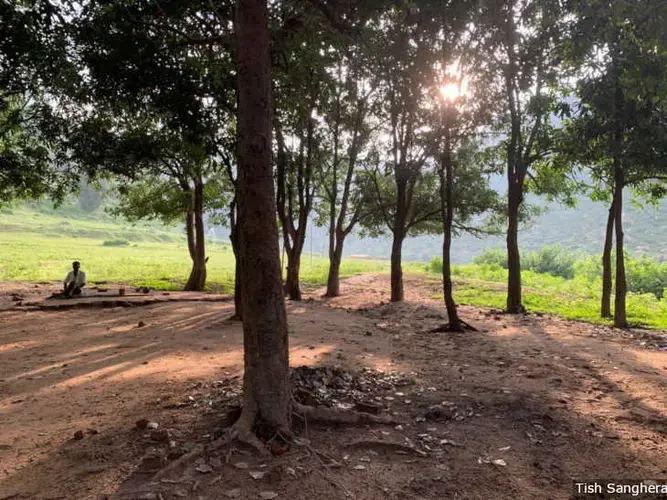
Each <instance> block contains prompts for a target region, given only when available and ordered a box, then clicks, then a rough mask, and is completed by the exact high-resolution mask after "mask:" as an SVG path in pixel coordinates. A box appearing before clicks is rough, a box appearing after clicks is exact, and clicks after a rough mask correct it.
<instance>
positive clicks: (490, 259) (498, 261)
mask: <svg viewBox="0 0 667 500" xmlns="http://www.w3.org/2000/svg"><path fill="white" fill-rule="evenodd" d="M472 261H473V262H474V263H475V264H477V265H478V266H483V265H492V266H500V267H502V268H503V269H507V253H506V252H505V251H504V250H501V249H500V248H486V249H485V250H484V251H483V252H482V253H481V254H480V255H478V256H477V257H475V258H473V259H472Z"/></svg>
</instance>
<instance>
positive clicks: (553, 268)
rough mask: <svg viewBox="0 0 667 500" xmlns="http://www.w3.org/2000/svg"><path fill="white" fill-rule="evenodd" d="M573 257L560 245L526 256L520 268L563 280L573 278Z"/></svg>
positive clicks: (543, 248) (550, 246)
mask: <svg viewBox="0 0 667 500" xmlns="http://www.w3.org/2000/svg"><path fill="white" fill-rule="evenodd" d="M576 261H577V258H576V257H575V255H574V254H573V253H572V252H570V251H569V250H566V249H564V248H563V247H561V246H560V245H549V246H545V247H542V248H541V249H539V250H538V251H537V252H531V253H529V254H528V255H526V256H525V257H524V259H523V262H522V264H523V265H522V268H523V269H526V270H529V271H534V272H536V273H538V274H550V275H551V276H560V277H561V278H565V279H568V280H569V279H572V278H574V265H575V263H576Z"/></svg>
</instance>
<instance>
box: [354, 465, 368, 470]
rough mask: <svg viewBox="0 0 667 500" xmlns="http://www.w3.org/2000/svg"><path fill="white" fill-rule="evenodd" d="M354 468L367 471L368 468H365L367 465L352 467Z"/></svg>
mask: <svg viewBox="0 0 667 500" xmlns="http://www.w3.org/2000/svg"><path fill="white" fill-rule="evenodd" d="M352 468H353V469H354V470H366V466H365V465H355V466H354V467H352Z"/></svg>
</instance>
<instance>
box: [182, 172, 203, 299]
mask: <svg viewBox="0 0 667 500" xmlns="http://www.w3.org/2000/svg"><path fill="white" fill-rule="evenodd" d="M193 205H194V206H193V210H192V214H191V217H190V216H189V217H188V219H189V220H190V227H189V228H188V248H189V249H190V255H191V257H192V271H191V272H190V277H189V278H188V282H187V283H186V285H185V290H186V291H189V292H194V291H197V292H199V291H202V290H204V287H205V286H206V246H205V242H204V183H203V182H202V180H201V178H200V179H197V181H196V182H195V189H194V201H193ZM193 226H194V229H193ZM193 232H194V238H192V233H193ZM193 246H194V249H193ZM193 250H194V255H193Z"/></svg>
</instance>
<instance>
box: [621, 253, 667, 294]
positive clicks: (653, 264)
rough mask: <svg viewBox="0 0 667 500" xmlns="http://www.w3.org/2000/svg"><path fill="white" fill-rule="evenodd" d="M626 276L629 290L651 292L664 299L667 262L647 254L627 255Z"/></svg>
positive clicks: (666, 284)
mask: <svg viewBox="0 0 667 500" xmlns="http://www.w3.org/2000/svg"><path fill="white" fill-rule="evenodd" d="M625 277H626V280H627V283H628V291H629V292H634V293H651V294H653V295H655V296H656V297H657V298H658V299H662V297H663V295H664V293H665V287H667V264H666V263H664V262H663V263H662V264H661V263H659V262H657V261H655V260H654V259H652V258H651V257H646V256H643V257H638V258H632V257H627V256H626V261H625Z"/></svg>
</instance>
